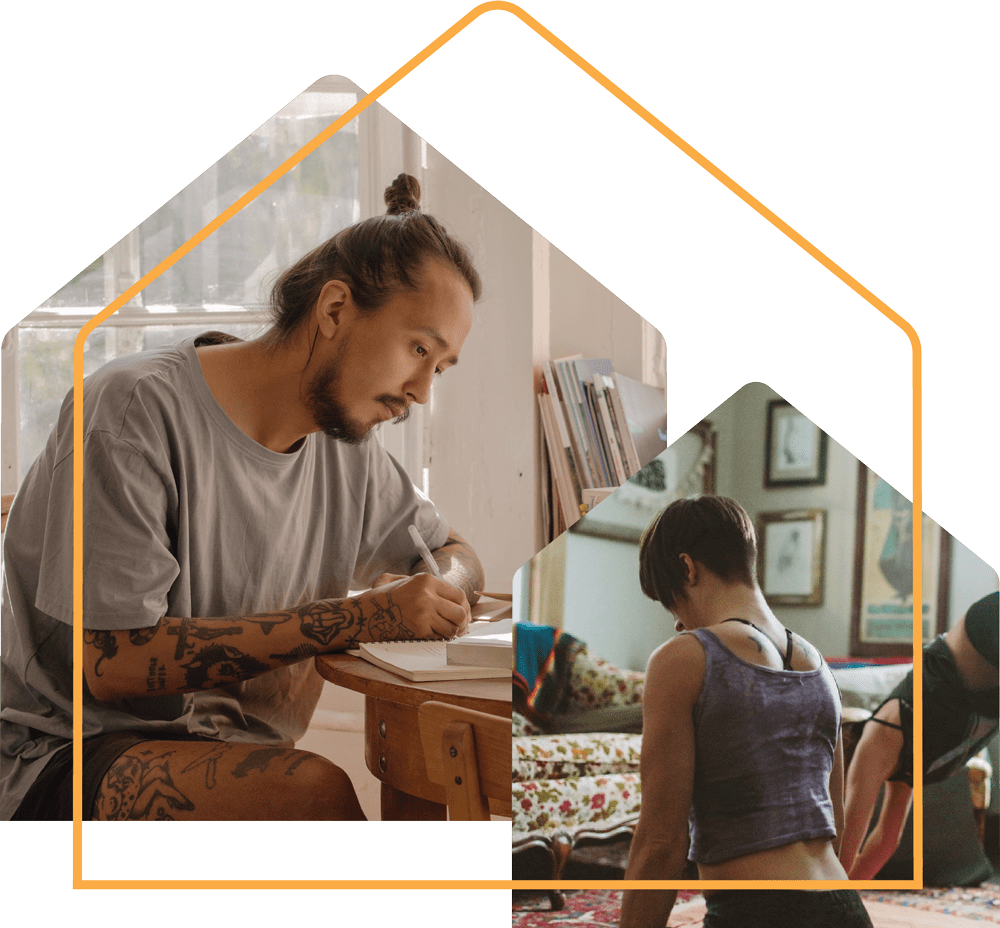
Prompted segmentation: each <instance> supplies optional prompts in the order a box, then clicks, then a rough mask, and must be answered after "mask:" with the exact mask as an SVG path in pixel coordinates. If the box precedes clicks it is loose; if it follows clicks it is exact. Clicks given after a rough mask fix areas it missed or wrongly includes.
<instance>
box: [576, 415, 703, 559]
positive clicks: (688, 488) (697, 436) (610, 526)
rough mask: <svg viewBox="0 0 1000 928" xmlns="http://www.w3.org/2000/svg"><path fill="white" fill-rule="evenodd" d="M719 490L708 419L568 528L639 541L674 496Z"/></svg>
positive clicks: (607, 536) (610, 537)
mask: <svg viewBox="0 0 1000 928" xmlns="http://www.w3.org/2000/svg"><path fill="white" fill-rule="evenodd" d="M584 492H585V493H586V492H587V491H584ZM714 492H715V430H714V429H713V428H712V424H711V423H710V422H709V421H708V420H707V419H706V420H703V421H701V422H699V423H698V424H697V425H696V426H695V427H694V428H693V429H691V430H690V431H689V432H687V433H685V434H684V435H682V436H681V437H680V438H678V439H677V441H675V442H674V443H673V444H672V445H670V447H669V448H667V450H666V451H663V452H662V453H661V454H659V455H657V456H656V457H655V458H653V460H652V461H650V462H649V463H648V464H647V465H646V466H645V467H643V468H642V469H641V470H640V471H639V472H638V473H637V474H635V476H633V477H630V478H629V479H628V480H626V481H625V483H624V484H622V485H621V486H620V487H617V488H615V489H614V491H613V492H611V493H609V494H607V495H606V496H605V498H604V499H603V500H598V501H597V502H596V503H595V505H594V507H593V508H592V509H590V510H588V511H587V512H586V513H585V514H584V515H583V516H581V517H580V518H579V519H578V520H577V521H576V523H575V524H573V525H572V526H570V528H569V532H570V533H572V534H576V535H595V536H597V537H599V538H608V539H611V540H612V541H625V542H629V543H632V544H634V543H635V542H637V541H639V539H640V538H642V533H643V532H644V531H645V530H646V526H647V525H649V523H650V522H651V521H652V520H653V516H655V515H656V513H658V512H659V511H660V510H661V509H663V508H665V507H666V506H669V505H670V504H671V503H672V502H673V501H674V500H677V499H686V498H687V497H690V496H699V495H701V494H704V493H714Z"/></svg>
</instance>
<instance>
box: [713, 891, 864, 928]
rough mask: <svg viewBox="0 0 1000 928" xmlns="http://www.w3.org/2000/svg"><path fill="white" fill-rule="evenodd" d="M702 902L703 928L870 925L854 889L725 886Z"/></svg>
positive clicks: (855, 927)
mask: <svg viewBox="0 0 1000 928" xmlns="http://www.w3.org/2000/svg"><path fill="white" fill-rule="evenodd" d="M705 901H706V904H707V907H708V912H707V913H706V915H705V921H704V928H756V926H758V925H759V926H760V928H872V920H871V919H870V918H869V917H868V913H867V912H866V911H865V907H864V903H863V902H862V901H861V897H860V896H859V895H858V894H857V892H856V891H855V890H853V889H834V890H818V891H816V892H813V891H812V890H797V889H725V890H721V891H719V892H714V893H711V894H710V895H709V896H708V897H707V899H706V900H705Z"/></svg>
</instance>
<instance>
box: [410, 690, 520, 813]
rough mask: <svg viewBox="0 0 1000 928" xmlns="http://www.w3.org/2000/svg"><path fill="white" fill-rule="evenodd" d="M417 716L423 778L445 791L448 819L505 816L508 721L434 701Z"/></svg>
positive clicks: (507, 807) (507, 808) (508, 806)
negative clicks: (422, 753) (424, 765)
mask: <svg viewBox="0 0 1000 928" xmlns="http://www.w3.org/2000/svg"><path fill="white" fill-rule="evenodd" d="M417 715H418V719H419V723H420V740H421V743H422V745H423V749H424V763H425V764H426V766H427V776H428V778H429V779H430V780H431V782H433V783H440V784H441V785H442V786H443V787H444V789H445V795H446V796H447V800H446V801H447V804H448V818H449V819H450V820H451V821H453V822H455V821H473V820H485V819H489V817H490V812H491V811H492V812H494V813H495V814H497V815H505V816H508V817H509V816H510V814H511V798H510V797H511V793H510V751H511V721H510V719H508V718H504V717H503V716H499V715H488V714H486V713H485V712H475V711H473V710H472V709H462V708H460V707H459V706H452V705H448V704H447V703H443V702H433V701H432V702H425V703H423V704H422V705H421V706H420V707H419V709H418V710H417Z"/></svg>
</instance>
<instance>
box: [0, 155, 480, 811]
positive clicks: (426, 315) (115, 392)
mask: <svg viewBox="0 0 1000 928" xmlns="http://www.w3.org/2000/svg"><path fill="white" fill-rule="evenodd" d="M419 193H420V191H419V185H418V184H417V182H416V180H415V179H414V178H412V177H409V176H408V175H405V174H403V175H400V176H399V177H398V178H397V179H396V180H395V181H394V182H393V184H392V185H391V186H390V187H389V189H388V190H387V191H386V203H387V205H388V208H389V209H388V214H387V215H384V216H379V217H376V218H373V219H368V220H365V221H363V222H360V223H357V224H355V225H353V226H351V227H349V228H347V229H344V230H342V231H341V232H339V233H338V234H337V235H335V236H334V237H333V238H332V239H330V240H329V241H327V242H325V243H324V244H323V245H321V246H319V247H318V248H316V249H315V250H314V251H312V252H310V253H309V254H307V255H306V256H305V257H303V258H302V259H301V260H299V261H298V262H297V263H296V264H295V265H294V266H292V267H291V268H289V269H288V270H286V271H285V272H284V273H283V274H282V275H281V277H280V278H279V280H278V281H277V283H276V284H275V287H274V290H273V293H272V310H273V315H274V320H273V324H272V326H271V327H270V328H269V329H268V331H267V332H265V333H264V335H263V336H261V337H260V338H257V339H254V340H252V341H246V342H244V341H239V340H237V339H234V338H231V337H230V336H226V335H222V334H221V333H217V332H216V333H212V332H210V333H206V334H204V335H201V336H198V337H196V338H191V339H188V340H186V341H184V342H182V343H180V344H179V345H176V346H173V347H170V348H166V349H159V350H154V351H149V352H143V353H140V354H137V355H132V356H127V357H122V358H120V359H117V360H115V361H112V362H111V363H109V364H107V365H105V366H104V367H103V368H101V369H100V370H99V371H97V372H96V373H95V374H93V375H91V376H90V377H88V378H87V379H86V380H85V382H84V421H83V423H82V426H83V445H82V447H83V454H84V462H83V468H84V478H83V479H84V490H83V500H82V505H83V522H84V549H83V559H84V560H83V572H84V576H83V611H82V615H83V625H84V632H83V640H84V645H83V674H84V683H85V685H84V697H83V702H82V706H81V707H78V708H81V709H82V711H83V714H84V718H83V731H84V745H83V754H84V757H83V768H84V771H83V777H84V811H83V817H84V819H91V818H93V819H118V820H124V819H131V820H136V819H161V820H165V819H203V820H204V819H207V820H213V819H360V818H363V817H364V816H363V814H362V811H361V808H360V805H359V804H358V800H357V797H356V795H355V792H354V789H353V787H352V785H351V782H350V780H349V778H348V777H347V775H346V774H345V773H344V771H343V770H341V769H340V768H339V767H337V766H335V765H334V764H332V763H330V762H329V761H327V760H325V759H324V758H321V757H319V756H317V755H314V754H310V753H308V752H305V751H298V750H295V748H294V742H295V741H296V740H297V739H298V738H300V737H301V736H302V734H303V733H304V732H305V730H306V727H307V726H308V724H309V719H310V717H311V716H312V713H313V710H314V708H315V706H316V701H317V699H318V698H319V692H320V689H321V687H322V680H321V679H320V677H319V676H318V675H317V674H316V672H315V670H314V669H313V667H312V658H313V657H314V656H315V655H317V654H321V653H327V652H331V651H343V650H345V649H347V648H350V647H352V646H353V645H354V644H355V643H356V642H361V641H380V640H393V639H414V638H444V637H450V636H452V635H454V634H455V633H456V632H458V631H461V630H462V629H464V628H465V627H466V625H467V624H468V622H469V619H470V604H471V603H472V602H473V601H474V599H475V595H476V594H475V591H476V590H478V589H481V588H482V582H483V575H482V568H481V566H480V564H479V561H478V559H477V558H476V555H475V553H474V552H473V551H472V549H471V548H470V547H469V545H468V544H467V543H466V542H465V541H463V540H462V538H461V537H460V536H459V535H458V534H456V533H455V532H454V531H453V530H452V529H451V528H450V527H449V525H448V524H447V522H446V521H445V519H444V518H443V516H442V515H441V514H440V513H439V512H438V511H437V509H436V508H435V507H434V505H433V503H432V502H431V501H430V500H429V499H427V498H426V497H425V496H424V495H423V494H422V493H420V491H418V490H417V489H416V488H415V487H414V486H413V485H412V483H411V481H410V480H409V479H408V478H407V476H406V474H405V473H404V471H403V470H402V468H401V467H400V466H399V465H398V464H397V463H396V462H395V461H394V460H393V459H392V458H391V457H390V456H389V455H388V454H387V453H386V452H385V450H384V449H383V448H382V446H381V445H380V444H379V443H378V442H377V441H374V440H371V433H372V431H373V430H374V429H375V428H376V427H377V426H378V425H380V424H381V423H382V422H386V421H388V420H395V421H400V420H402V419H405V418H406V416H407V414H408V412H409V409H410V407H411V406H412V405H413V404H414V403H426V402H427V400H428V398H429V396H430V391H431V384H432V381H433V378H434V377H435V376H436V375H440V374H441V373H443V372H444V371H446V370H447V369H448V368H449V367H452V366H453V365H455V364H457V363H458V358H459V353H460V351H461V349H462V345H463V343H464V342H465V339H466V336H467V335H468V334H469V329H470V327H471V325H472V307H473V304H474V302H475V301H476V300H478V299H479V296H480V293H481V285H480V280H479V276H478V274H477V272H476V270H475V267H474V266H473V264H472V260H471V258H470V257H469V254H468V252H467V251H466V250H465V248H464V247H463V246H462V244H461V243H460V242H458V241H457V240H455V239H454V238H452V237H451V236H450V235H449V234H448V233H447V232H446V231H445V230H444V228H443V227H442V226H441V225H440V223H438V222H437V221H436V220H435V219H434V218H433V217H431V216H427V215H425V214H424V213H422V212H420V210H419V206H418V203H419ZM73 456H74V444H73V403H72V394H70V395H69V396H68V397H67V398H66V401H65V402H64V404H63V407H62V412H61V414H60V417H59V421H58V423H57V425H56V427H55V429H54V430H53V432H52V435H51V436H50V438H49V441H48V444H47V445H46V448H45V450H44V451H43V452H42V454H41V455H40V456H39V458H38V460H37V461H36V462H35V464H34V465H33V466H32V468H31V470H30V471H29V473H28V475H27V476H26V477H25V479H24V482H23V484H22V486H21V488H20V490H19V492H18V494H17V497H16V498H15V500H14V503H13V505H12V507H11V509H10V514H9V521H8V524H7V528H6V537H5V538H4V550H3V566H4V574H3V606H2V621H3V674H2V687H3V688H2V694H0V706H2V712H0V818H4V819H11V818H15V819H35V820H65V819H71V818H72V712H73V700H72V623H73V589H72V576H73V571H72V567H73V560H72V558H73V551H72V544H71V543H70V542H71V539H72V537H73V535H72V531H73ZM411 525H415V526H416V527H417V529H418V531H419V532H420V534H421V535H422V536H423V539H424V540H425V541H426V543H427V545H428V546H429V547H430V548H431V550H432V551H433V554H434V558H435V560H436V561H437V563H438V565H439V567H440V571H441V574H442V577H443V579H440V580H439V579H436V578H435V577H433V576H431V575H430V574H428V573H425V572H423V571H424V569H425V568H424V564H423V562H422V561H421V559H420V557H419V555H418V553H417V552H416V551H415V550H414V546H413V541H412V539H411V538H410V536H409V533H408V529H409V527H410V526H411ZM351 589H365V590H366V592H363V593H360V594H358V595H355V596H349V595H348V593H349V590H351Z"/></svg>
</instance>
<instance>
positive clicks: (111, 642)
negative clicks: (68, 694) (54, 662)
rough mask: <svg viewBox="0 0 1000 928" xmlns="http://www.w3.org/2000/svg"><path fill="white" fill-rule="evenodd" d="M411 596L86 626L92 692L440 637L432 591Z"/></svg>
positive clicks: (246, 671)
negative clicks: (370, 644) (110, 627)
mask: <svg viewBox="0 0 1000 928" xmlns="http://www.w3.org/2000/svg"><path fill="white" fill-rule="evenodd" d="M410 600H414V596H413V591H412V590H411V591H410V599H409V600H408V599H406V597H396V598H394V594H393V593H392V592H391V591H384V592H379V593H376V592H375V591H370V592H369V593H364V594H361V595H359V596H357V597H352V598H345V599H327V600H319V601H317V602H313V603H306V604H303V605H300V606H296V607H294V608H292V609H288V610H285V611H280V612H266V613H258V614H255V615H248V616H239V615H234V616H221V617H218V618H198V617H177V618H174V617H171V616H164V617H163V618H162V619H160V621H159V622H158V623H157V625H156V626H153V627H152V628H139V629H133V630H131V631H129V632H128V637H127V638H126V637H125V632H110V631H93V630H87V631H85V638H84V640H85V642H86V646H85V663H84V672H85V674H86V677H87V684H88V686H89V687H90V691H91V693H92V694H93V695H94V697H95V698H97V699H99V700H102V701H105V702H107V701H113V700H118V699H124V698H129V697H134V696H169V695H174V694H179V693H188V692H194V691H198V690H206V689H211V688H213V687H217V686H223V685H226V684H231V683H238V682H242V681H245V680H249V679H251V678H252V677H256V676H259V675H260V674H263V673H267V672H268V671H271V670H275V669H277V668H279V667H283V666H288V665H290V664H295V663H298V662H300V661H305V660H309V659H310V658H312V657H315V656H316V655H318V654H322V653H325V652H329V651H342V650H346V649H347V648H351V647H353V646H354V645H355V644H356V643H357V642H358V641H387V640H398V639H407V638H416V637H435V636H436V634H437V633H436V632H435V631H434V630H433V627H432V626H431V624H430V623H431V620H432V619H433V620H434V621H435V622H436V624H438V625H440V619H439V615H438V613H437V612H436V609H437V608H438V607H437V605H436V601H435V600H434V598H433V596H431V597H430V599H429V600H428V599H427V598H426V597H425V598H423V599H422V598H421V597H420V595H417V596H416V597H415V603H414V602H411V601H410ZM404 603H405V605H404ZM404 617H405V621H404ZM161 629H162V630H163V631H161Z"/></svg>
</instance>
